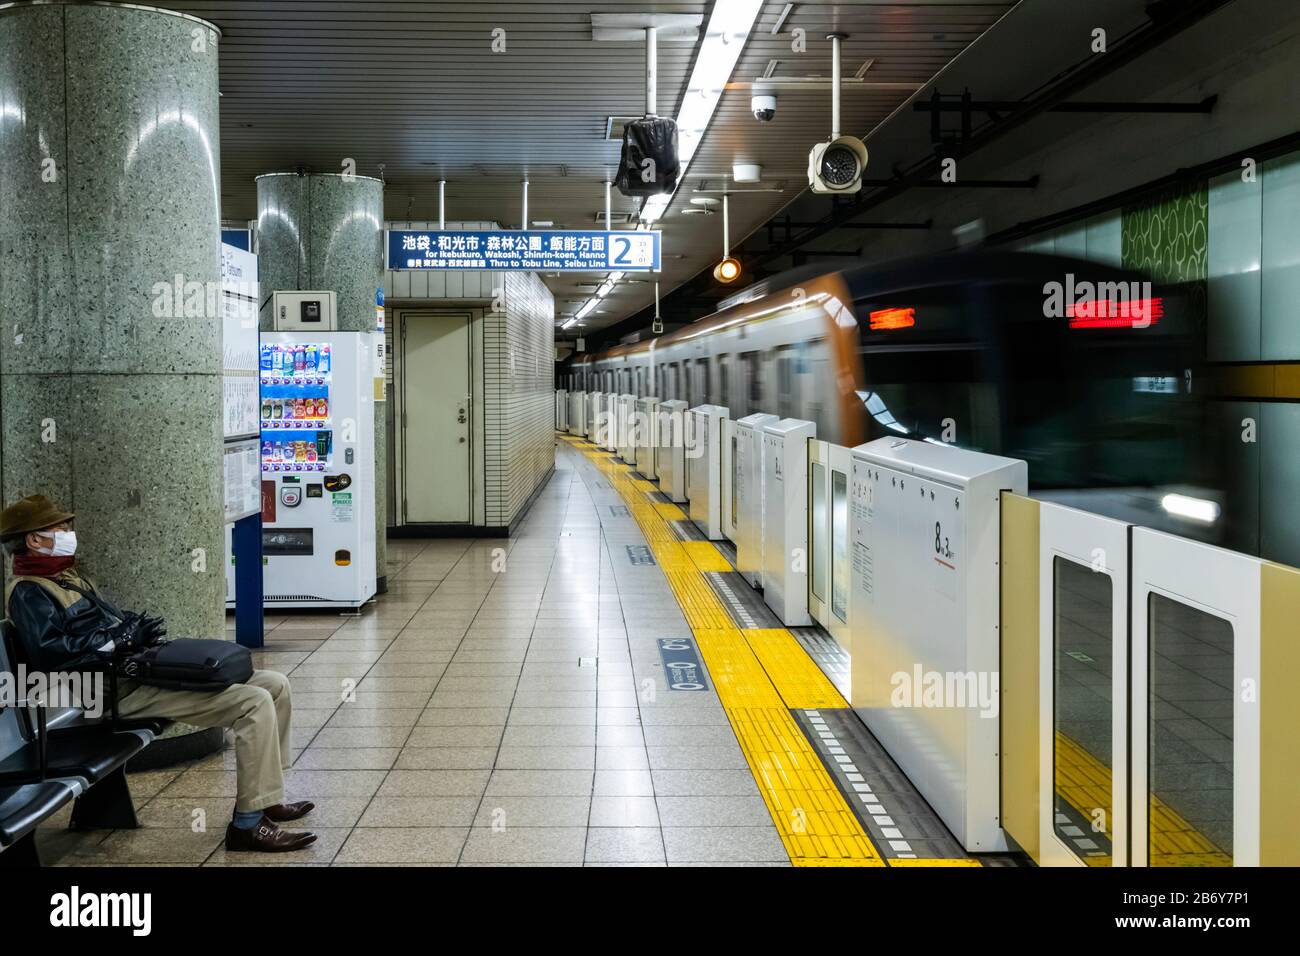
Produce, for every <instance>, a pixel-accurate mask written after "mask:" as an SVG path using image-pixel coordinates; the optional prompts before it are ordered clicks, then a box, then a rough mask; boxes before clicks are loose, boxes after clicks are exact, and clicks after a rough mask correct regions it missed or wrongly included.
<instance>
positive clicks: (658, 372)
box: [655, 365, 666, 398]
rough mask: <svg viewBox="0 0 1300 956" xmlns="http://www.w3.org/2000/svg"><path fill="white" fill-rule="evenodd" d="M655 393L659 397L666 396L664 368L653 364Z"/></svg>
mask: <svg viewBox="0 0 1300 956" xmlns="http://www.w3.org/2000/svg"><path fill="white" fill-rule="evenodd" d="M655 394H656V395H658V396H659V397H660V398H665V397H666V396H665V395H664V370H663V368H662V366H659V365H656V366H655Z"/></svg>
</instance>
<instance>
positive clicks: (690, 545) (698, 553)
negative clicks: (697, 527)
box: [682, 541, 731, 572]
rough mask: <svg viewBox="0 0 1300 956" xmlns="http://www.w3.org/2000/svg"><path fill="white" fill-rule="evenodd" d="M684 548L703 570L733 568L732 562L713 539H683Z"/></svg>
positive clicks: (728, 569) (700, 569) (699, 568)
mask: <svg viewBox="0 0 1300 956" xmlns="http://www.w3.org/2000/svg"><path fill="white" fill-rule="evenodd" d="M682 550H684V551H685V552H686V553H687V555H689V556H690V559H691V561H692V562H693V563H694V564H695V567H696V569H697V570H699V571H701V572H709V571H730V570H731V562H730V561H728V560H727V559H726V558H724V557H723V556H722V552H721V551H719V550H718V549H717V548H716V547H714V545H713V542H712V541H683V542H682Z"/></svg>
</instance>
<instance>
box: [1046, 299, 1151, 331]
mask: <svg viewBox="0 0 1300 956" xmlns="http://www.w3.org/2000/svg"><path fill="white" fill-rule="evenodd" d="M1065 314H1066V316H1067V317H1068V318H1069V320H1070V328H1072V329H1145V328H1147V327H1148V326H1151V325H1155V324H1156V323H1157V322H1159V321H1160V319H1161V317H1162V316H1163V315H1164V314H1165V307H1164V299H1161V298H1158V297H1156V298H1151V299H1115V300H1112V299H1089V300H1087V301H1084V302H1077V303H1072V304H1069V305H1067V306H1066V307H1065Z"/></svg>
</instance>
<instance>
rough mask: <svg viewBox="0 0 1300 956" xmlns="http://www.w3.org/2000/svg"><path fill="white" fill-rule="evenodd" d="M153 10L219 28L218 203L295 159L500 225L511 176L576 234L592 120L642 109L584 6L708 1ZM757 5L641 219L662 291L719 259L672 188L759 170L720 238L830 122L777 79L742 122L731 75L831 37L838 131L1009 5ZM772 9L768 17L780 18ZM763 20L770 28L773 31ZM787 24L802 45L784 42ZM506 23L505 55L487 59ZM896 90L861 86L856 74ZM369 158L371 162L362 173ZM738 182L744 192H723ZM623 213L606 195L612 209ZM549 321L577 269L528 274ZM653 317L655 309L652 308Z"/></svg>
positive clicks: (620, 59)
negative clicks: (757, 112) (771, 99)
mask: <svg viewBox="0 0 1300 956" xmlns="http://www.w3.org/2000/svg"><path fill="white" fill-rule="evenodd" d="M167 5H168V6H170V7H172V8H174V9H178V10H183V11H185V12H187V13H192V14H195V15H196V16H200V17H203V18H205V19H208V20H211V21H212V22H214V23H216V24H217V25H218V26H219V27H221V29H222V31H223V37H222V41H221V90H222V101H221V138H222V144H221V145H222V150H221V156H222V193H223V214H224V216H225V217H226V218H228V219H245V218H252V217H253V215H254V214H255V211H256V190H255V187H254V185H253V178H254V177H255V176H257V175H258V174H260V173H263V172H269V171H276V170H286V169H294V168H296V167H300V166H301V167H306V168H308V169H311V170H314V171H322V172H328V171H336V170H339V169H341V168H342V163H343V161H344V160H345V159H349V158H350V159H353V160H355V161H356V164H357V166H356V168H357V172H358V173H361V174H365V175H371V176H382V177H383V179H384V180H385V182H386V183H387V186H386V189H385V207H386V209H385V212H386V215H387V216H388V218H390V219H436V218H437V213H438V209H437V201H438V200H437V196H438V186H437V183H438V180H439V179H443V178H445V179H446V180H447V187H446V195H447V217H448V218H449V219H455V220H482V219H488V220H496V221H499V222H500V223H501V224H502V225H504V226H507V227H518V225H519V224H520V215H521V192H522V188H521V185H520V183H521V181H522V180H524V179H527V180H528V181H529V217H530V219H532V220H550V221H553V222H554V223H555V225H556V227H557V228H593V227H595V226H596V221H595V216H596V214H597V213H598V212H599V211H601V210H602V209H603V205H604V185H603V183H604V180H605V179H606V178H607V177H608V176H609V175H611V174H612V172H613V171H614V168H615V166H616V164H617V161H618V152H619V144H618V143H617V142H616V141H610V140H607V139H606V137H605V134H606V126H607V121H608V119H609V117H611V116H616V117H621V116H635V115H639V114H640V113H641V112H642V111H643V107H644V98H645V54H644V45H643V43H640V42H610V41H601V42H597V41H594V40H593V39H592V35H591V14H592V13H593V12H596V13H658V14H690V15H695V16H700V17H702V18H705V20H706V21H707V16H708V14H709V12H710V9H711V6H712V5H711V4H710V3H705V2H698V3H647V2H644V0H599V2H598V3H595V4H593V3H589V2H584V3H573V2H552V0H537V2H524V0H516V2H514V3H497V2H490V0H488V2H473V0H470V2H449V3H443V2H400V0H369V2H365V0H296V2H291V0H278V2H239V0H230V2H219V0H213V2H187V0H174V2H169V3H167ZM787 6H790V5H788V4H786V3H784V2H768V3H765V4H764V7H763V10H762V12H761V14H760V17H759V19H758V21H757V23H756V25H755V29H754V31H753V32H752V33H751V35H750V37H749V40H748V42H747V45H746V47H745V50H744V53H743V54H742V56H741V59H740V61H739V63H738V65H737V68H736V70H735V72H734V74H733V76H732V81H733V83H732V84H731V86H729V88H728V89H727V90H726V92H725V93H724V94H723V96H722V99H721V101H720V103H719V106H718V110H717V112H716V113H715V115H714V120H713V123H712V124H711V126H710V128H709V130H708V133H707V134H706V136H705V138H704V140H703V142H702V144H701V147H700V149H699V150H698V151H697V153H696V155H695V158H694V160H693V162H692V163H691V166H690V169H689V174H688V177H687V180H686V182H685V183H684V184H683V186H682V187H681V188H680V189H679V191H678V195H677V197H676V198H675V200H674V202H673V204H672V206H670V208H669V210H668V212H667V213H666V215H665V216H664V218H663V220H662V222H661V223H660V228H661V229H662V230H663V232H664V248H665V262H664V271H663V274H662V276H661V278H660V282H661V287H662V291H663V292H665V293H666V292H667V291H668V290H670V289H671V288H673V287H674V286H676V285H677V284H679V283H681V282H683V281H685V280H686V279H687V278H689V277H691V276H693V275H695V274H696V273H698V272H699V271H700V270H701V269H704V268H707V267H708V266H710V265H711V264H712V262H713V261H715V260H716V259H717V258H718V257H719V256H720V254H721V248H722V236H721V222H720V217H719V216H717V215H714V216H686V215H683V214H682V210H684V209H686V208H689V206H690V204H689V199H690V198H691V197H692V196H694V195H697V194H701V193H702V194H707V195H717V194H718V191H719V190H721V189H722V188H723V187H725V186H727V184H728V179H729V176H730V171H731V165H732V163H733V162H755V163H759V164H761V165H762V167H763V182H762V184H761V186H760V187H757V188H759V189H761V190H762V191H753V190H754V189H755V188H756V187H753V186H744V187H737V191H735V192H733V196H732V200H731V207H732V223H731V232H732V236H733V237H734V238H736V239H739V238H741V237H744V236H745V235H747V234H748V233H750V232H752V231H753V230H754V229H756V228H759V227H760V226H762V225H763V224H764V223H765V222H766V221H767V220H768V219H769V218H771V216H772V215H773V214H774V213H775V212H776V211H777V210H779V209H780V208H781V207H782V206H784V205H785V204H786V203H788V202H789V201H790V200H791V199H793V198H795V197H796V196H797V195H798V194H799V193H800V192H802V191H803V189H804V187H805V186H806V166H807V155H808V150H809V149H810V148H811V147H812V145H813V144H814V143H815V142H817V141H819V140H822V139H825V138H826V137H827V136H828V135H829V132H830V89H829V85H828V84H826V83H823V84H822V87H821V88H820V89H817V90H811V91H809V90H784V89H782V90H780V91H778V94H777V95H778V101H779V103H778V111H777V116H776V119H775V120H774V121H773V122H771V123H760V122H758V121H757V120H755V119H754V118H753V117H752V116H751V115H750V110H749V99H750V93H751V90H750V89H749V87H748V85H747V84H749V83H750V82H752V81H753V80H754V79H756V78H758V77H760V76H761V75H762V74H763V73H764V71H765V70H766V69H767V68H768V64H769V61H771V60H776V61H778V62H777V64H776V65H775V67H774V69H775V76H777V77H780V78H789V77H806V76H821V77H828V76H829V73H830V43H829V41H827V40H826V38H825V35H826V34H827V33H828V32H831V31H832V30H837V31H843V32H847V33H849V34H850V36H849V38H848V39H847V40H846V41H845V43H844V48H843V50H844V55H843V64H844V73H845V75H846V76H853V75H854V74H855V73H857V72H858V70H859V69H860V68H861V67H862V66H863V65H864V63H866V62H867V61H870V65H869V67H868V68H867V69H866V71H865V72H864V73H863V74H862V78H863V80H864V81H865V83H866V85H864V86H861V87H854V88H850V89H846V90H845V92H844V98H843V124H842V127H843V130H844V132H851V133H855V134H859V135H861V134H864V133H866V132H867V131H868V130H869V129H871V128H872V127H873V126H875V125H876V124H877V123H879V122H880V121H881V120H883V119H884V118H885V117H886V116H888V115H889V114H890V112H892V111H893V110H894V109H895V108H897V107H898V106H899V105H900V104H901V103H903V102H904V101H905V100H906V99H907V97H908V96H909V95H910V94H909V89H911V87H913V86H917V85H920V84H923V83H925V82H927V81H928V80H929V79H931V78H932V77H933V76H934V75H935V74H936V73H937V72H938V71H940V70H941V69H943V68H944V67H945V66H946V65H947V64H948V63H949V62H950V61H951V60H952V59H953V58H954V57H955V56H957V55H958V54H959V53H961V52H962V50H964V49H966V48H967V47H968V46H969V44H970V43H972V42H973V41H974V40H975V39H977V38H978V37H979V36H980V35H981V34H982V33H983V32H984V31H985V30H987V29H988V28H989V26H990V25H991V24H993V23H994V22H996V21H997V20H998V18H999V17H1001V16H1002V15H1003V13H1005V12H1006V11H1007V10H1008V9H1009V8H1010V7H1011V6H1013V4H1012V3H1011V2H1007V0H987V2H978V0H976V2H965V3H945V2H937V0H913V2H905V3H878V2H869V0H840V2H836V3H795V4H793V5H792V9H791V10H790V11H788V13H784V12H785V10H786V7H787ZM783 13H784V18H783ZM778 22H780V23H781V27H780V32H779V33H773V32H772V31H773V29H774V27H775V26H776V25H777V24H778ZM796 28H798V29H802V30H804V31H805V32H806V38H807V51H806V52H804V53H795V52H793V51H792V49H791V43H792V31H793V30H794V29H796ZM496 29H501V30H504V31H505V46H506V49H505V52H500V53H494V52H493V51H492V41H493V31H494V30H496ZM695 50H696V44H693V43H681V42H668V41H661V42H660V44H659V97H658V105H659V111H660V112H661V113H663V114H665V115H668V114H675V113H676V111H677V108H678V106H679V104H680V103H681V101H682V97H683V96H684V95H686V92H687V91H686V89H685V87H686V84H687V80H688V78H689V75H690V71H691V68H692V65H693V61H694V56H695ZM873 83H880V84H910V85H911V86H909V87H907V88H904V89H899V88H896V87H892V86H891V87H888V88H883V89H882V88H873V86H871V84H873ZM381 167H382V168H381ZM739 190H744V191H739ZM638 206H639V202H637V201H635V200H630V199H625V198H623V197H622V196H620V195H619V194H618V192H617V190H615V191H614V195H613V208H614V211H615V218H616V220H617V217H618V215H619V214H620V213H623V214H626V213H634V212H635V211H636V209H637V208H638ZM546 281H547V283H548V285H550V286H551V288H552V289H553V291H554V292H555V293H556V297H557V302H556V307H557V314H558V315H560V316H561V317H563V315H564V314H565V313H572V312H573V311H574V310H575V309H576V308H577V306H578V305H580V304H581V303H582V301H584V300H585V299H586V297H587V294H589V293H588V292H587V291H585V289H584V286H583V283H584V282H585V283H587V284H588V285H589V284H590V282H589V279H588V278H587V277H572V276H564V277H547V279H546ZM652 300H653V285H652V284H651V283H650V282H624V283H620V285H619V287H618V289H617V290H616V291H615V292H614V293H613V294H611V295H610V296H609V297H608V298H607V299H606V300H605V301H604V302H602V304H601V305H602V308H601V309H599V310H597V311H596V312H593V313H592V314H591V315H590V316H589V317H588V319H587V322H586V325H587V327H588V328H590V329H594V328H600V327H603V326H605V325H608V324H611V323H613V322H615V321H618V320H620V319H622V318H626V317H627V316H629V315H631V314H633V313H635V312H637V311H638V310H640V309H641V308H643V307H645V306H646V305H647V304H648V303H649V302H651V301H652ZM669 318H671V317H669Z"/></svg>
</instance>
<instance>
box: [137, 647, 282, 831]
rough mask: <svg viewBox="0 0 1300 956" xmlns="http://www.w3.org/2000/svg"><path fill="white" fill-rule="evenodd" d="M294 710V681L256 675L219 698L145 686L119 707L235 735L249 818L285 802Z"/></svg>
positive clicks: (242, 804)
mask: <svg viewBox="0 0 1300 956" xmlns="http://www.w3.org/2000/svg"><path fill="white" fill-rule="evenodd" d="M292 709H293V704H292V703H291V701H290V695H289V679H288V678H287V677H285V676H284V675H283V674H281V673H278V672H277V671H253V676H252V677H250V678H249V679H248V683H247V684H233V685H231V686H230V687H227V688H226V689H225V690H223V691H218V692H217V693H205V692H202V691H192V690H167V689H165V688H162V687H148V686H140V687H137V688H135V689H134V690H131V691H130V692H129V693H127V694H125V695H123V697H122V699H121V700H119V701H118V713H119V714H120V715H121V716H122V717H165V718H167V719H169V720H179V721H182V722H183V723H187V724H193V725H194V726H195V727H199V728H201V729H207V728H209V727H229V728H230V729H231V730H232V731H234V733H235V776H236V777H237V778H238V780H237V790H236V797H235V809H236V810H239V811H244V812H247V811H251V810H265V809H266V808H267V807H270V806H274V805H275V804H277V803H283V802H284V773H283V771H285V770H287V769H289V718H290V713H291V711H292Z"/></svg>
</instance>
